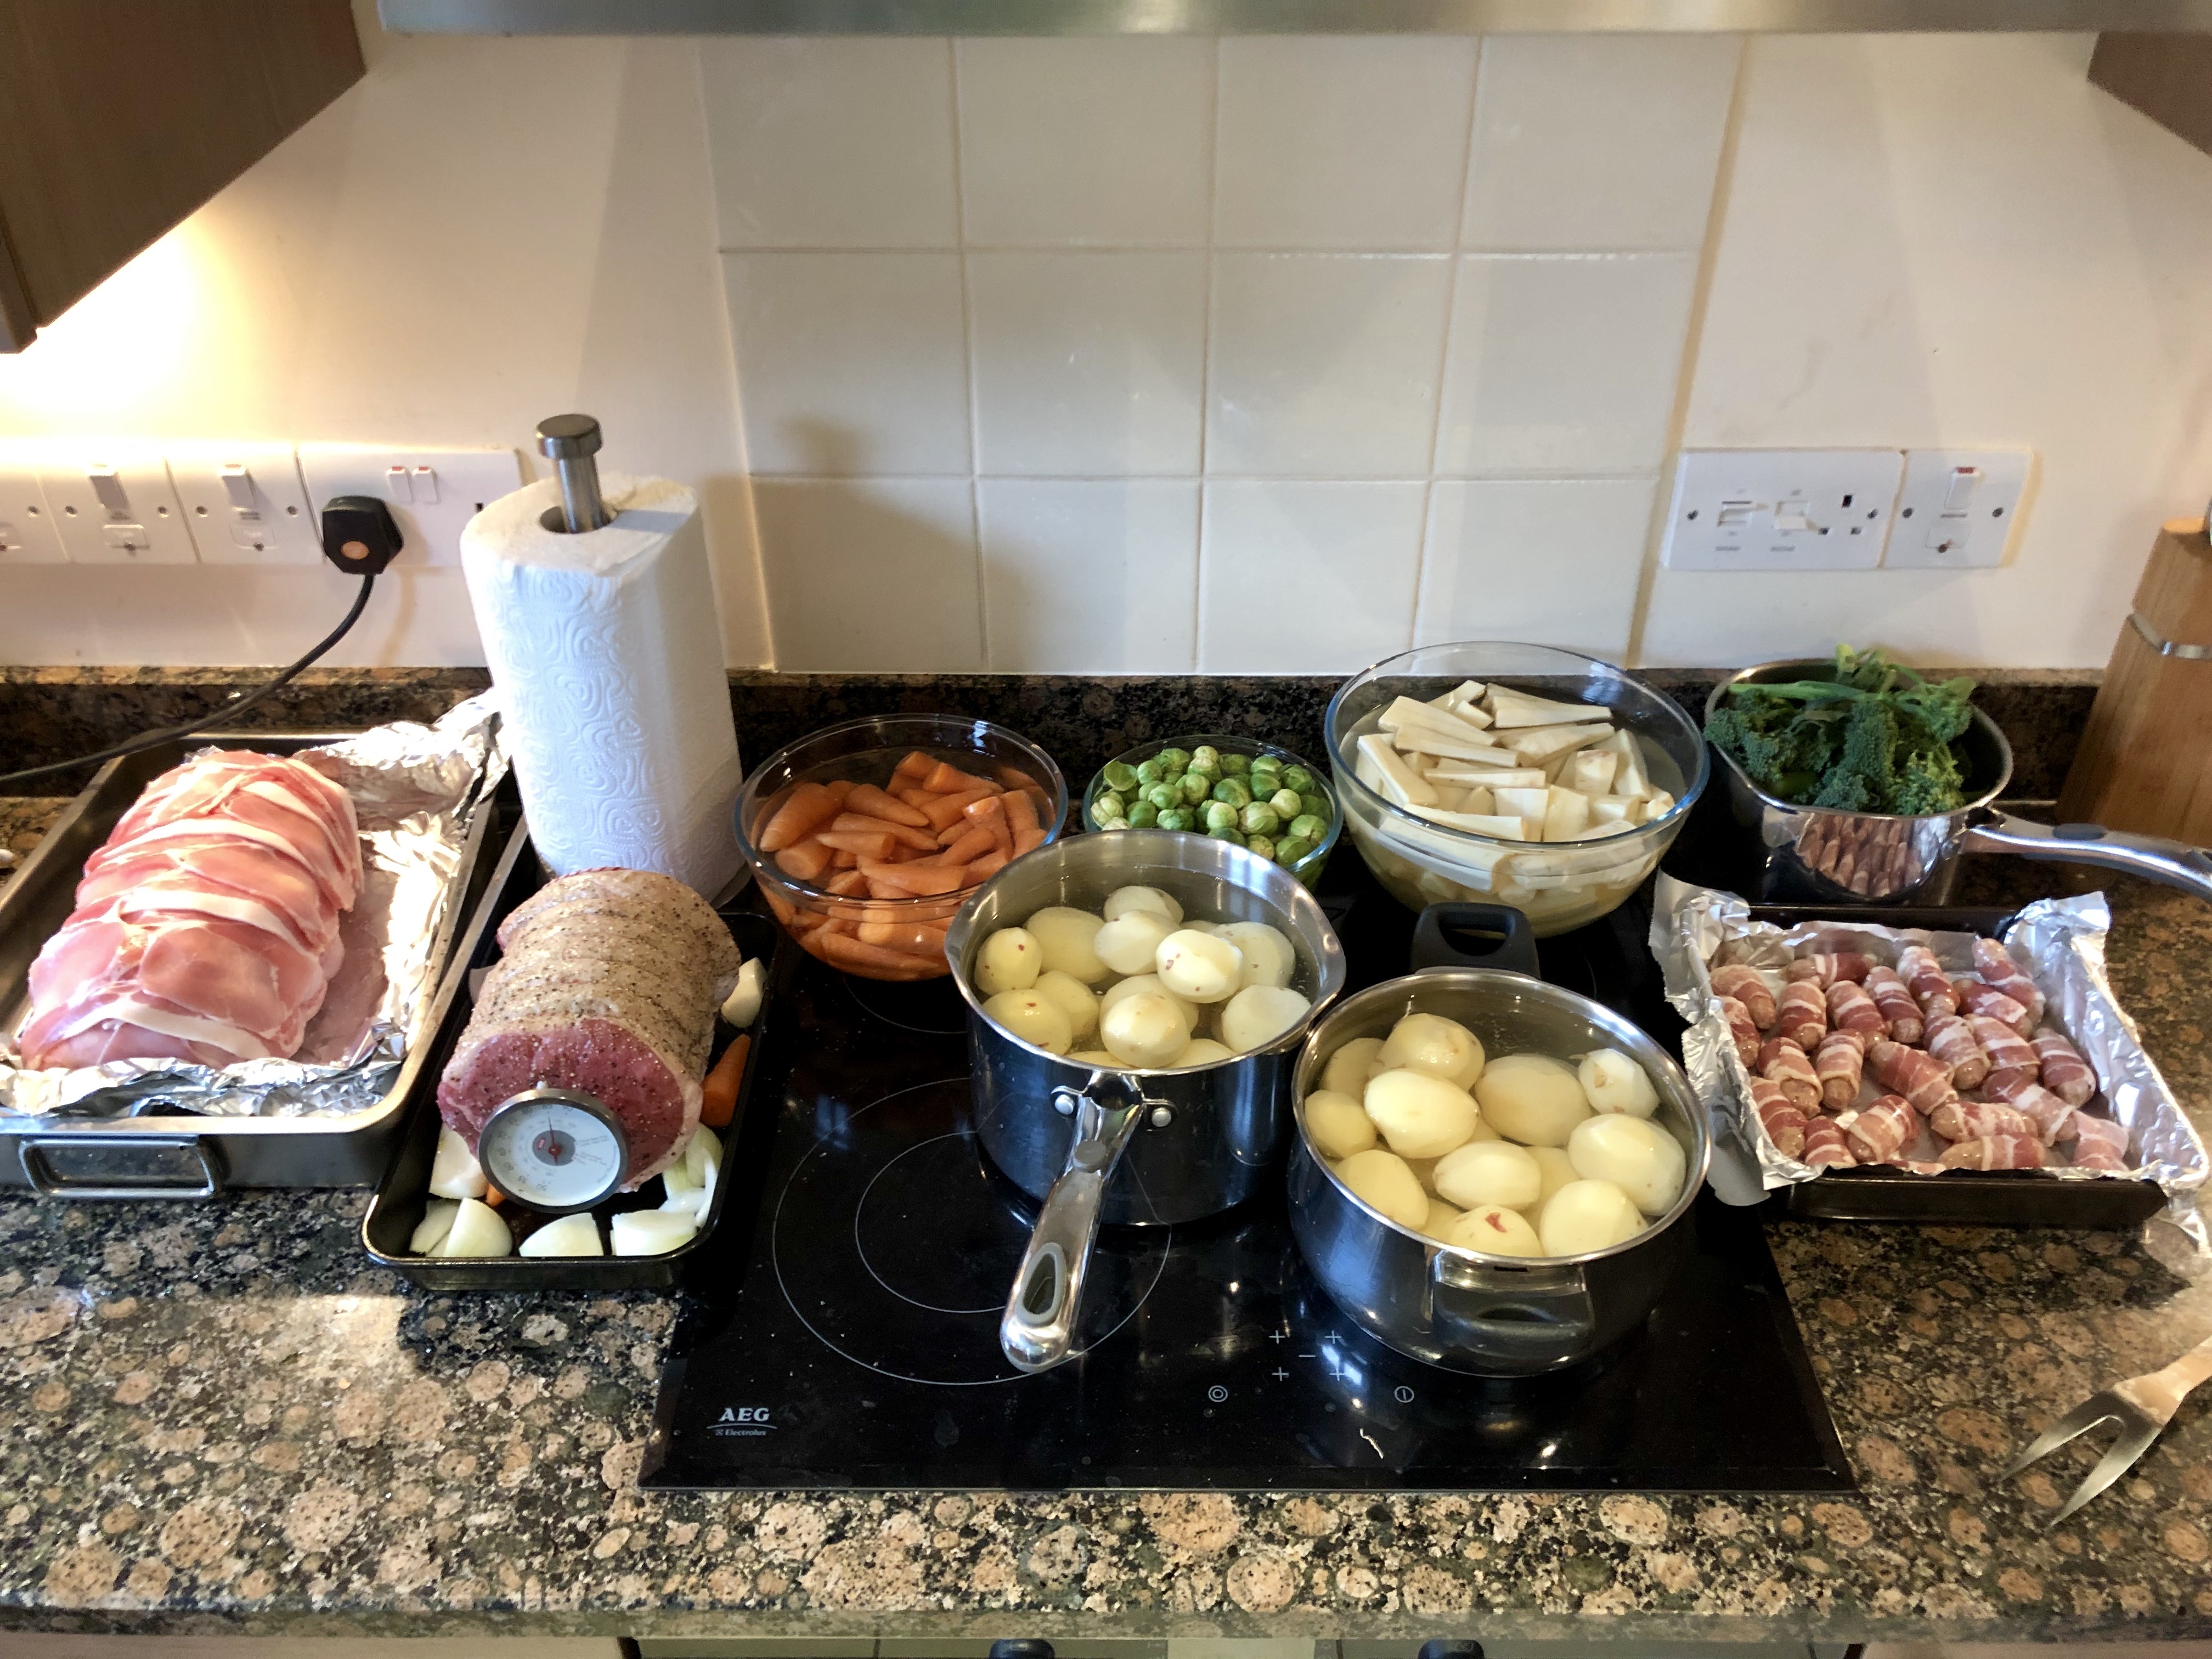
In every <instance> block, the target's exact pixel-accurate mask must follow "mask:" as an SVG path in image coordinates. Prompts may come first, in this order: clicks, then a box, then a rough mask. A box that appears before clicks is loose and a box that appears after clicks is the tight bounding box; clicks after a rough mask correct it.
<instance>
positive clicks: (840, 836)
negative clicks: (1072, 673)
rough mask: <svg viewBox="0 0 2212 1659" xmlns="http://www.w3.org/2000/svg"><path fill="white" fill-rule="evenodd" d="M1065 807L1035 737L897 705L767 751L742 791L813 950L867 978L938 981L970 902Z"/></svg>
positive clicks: (743, 823) (750, 826)
mask: <svg viewBox="0 0 2212 1659" xmlns="http://www.w3.org/2000/svg"><path fill="white" fill-rule="evenodd" d="M1066 816H1067V781H1066V779H1065V778H1063V777H1062V776H1061V775H1060V768H1059V767H1057V766H1055V765H1054V764H1053V761H1052V757H1051V756H1049V755H1048V754H1046V753H1045V752H1044V750H1042V749H1039V748H1038V747H1037V746H1036V744H1033V743H1031V742H1030V741H1029V740H1028V739H1027V738H1024V737H1021V736H1019V735H1018V734H1017V733H1015V732H1009V731H1008V730H1006V727H1005V726H994V725H993V724H992V723H991V722H990V721H988V720H965V719H963V718H961V717H960V716H958V715H955V714H886V715H882V716H879V717H877V718H873V719H869V720H848V721H846V722H845V723H844V724H842V725H841V726H825V727H824V728H823V730H821V731H819V732H813V733H811V734H810V735H809V736H807V737H804V738H800V739H799V741H798V742H796V743H794V744H789V745H787V747H785V748H783V749H781V750H777V751H776V753H775V754H774V755H772V756H771V757H769V759H768V760H767V761H766V762H765V763H763V764H762V765H761V766H760V767H758V768H757V769H756V770H755V771H754V772H753V774H752V775H750V777H748V778H747V779H746V780H745V784H744V788H743V789H742V790H741V791H739V792H738V807H737V817H738V847H739V848H742V849H743V850H744V855H745V862H746V863H747V864H748V865H750V866H751V868H752V872H753V879H754V880H755V881H757V883H759V884H760V890H761V893H762V895H763V896H764V897H765V898H766V899H767V900H768V904H769V909H770V910H771V911H773V912H774V913H775V918H776V920H777V921H780V922H781V923H782V924H783V927H784V930H785V931H786V932H787V933H789V934H790V935H791V936H792V938H793V939H796V940H797V941H798V942H799V946H800V947H801V948H802V949H803V950H805V951H806V952H807V953H808V954H809V955H810V956H813V957H818V958H819V959H820V960H822V961H823V962H826V963H829V965H830V966H831V967H833V968H836V969H840V970H841V971H842V972H844V973H848V974H854V975H859V976H860V977H861V978H863V979H882V980H923V979H939V978H942V977H943V976H944V975H947V974H949V973H950V972H951V963H948V962H947V961H946V960H945V927H946V925H947V924H948V923H950V922H951V920H952V917H953V915H954V914H955V913H956V912H957V911H958V910H959V908H960V905H961V902H962V901H963V899H965V898H966V897H967V896H968V895H969V893H971V892H973V891H974V890H975V889H976V888H978V887H980V886H981V885H982V884H983V883H984V882H986V881H987V880H989V879H990V878H991V877H993V876H994V875H995V874H997V873H998V872H1000V870H1002V869H1004V868H1005V867H1006V865H1007V864H1008V863H1009V862H1011V861H1012V860H1014V859H1017V858H1019V857H1020V856H1021V855H1022V854H1024V853H1027V852H1030V851H1032V850H1034V849H1035V848H1039V847H1042V846H1043V845H1044V844H1045V843H1046V842H1049V841H1051V840H1053V839H1054V837H1055V836H1058V835H1059V834H1060V825H1061V823H1063V821H1064V820H1065V819H1066Z"/></svg>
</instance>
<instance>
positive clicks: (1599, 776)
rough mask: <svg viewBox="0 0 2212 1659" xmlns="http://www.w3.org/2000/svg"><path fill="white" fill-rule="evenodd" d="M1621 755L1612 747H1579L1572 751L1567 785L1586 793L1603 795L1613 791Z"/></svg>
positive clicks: (1566, 775)
mask: <svg viewBox="0 0 2212 1659" xmlns="http://www.w3.org/2000/svg"><path fill="white" fill-rule="evenodd" d="M1619 768H1620V756H1619V755H1616V754H1615V753H1613V750H1610V749H1597V748H1590V749H1577V750H1571V751H1570V754H1569V756H1568V760H1567V769H1566V772H1565V780H1566V785H1567V787H1568V788H1570V789H1578V790H1580V791H1581V792H1582V793H1583V794H1585V795H1603V794H1607V793H1611V792H1612V789H1613V773H1614V772H1615V771H1616V770H1617V769H1619Z"/></svg>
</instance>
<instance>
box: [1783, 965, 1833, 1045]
mask: <svg viewBox="0 0 2212 1659" xmlns="http://www.w3.org/2000/svg"><path fill="white" fill-rule="evenodd" d="M1774 1030H1775V1035H1776V1036H1779V1037H1781V1038H1782V1039H1783V1040H1784V1041H1785V1042H1794V1043H1796V1045H1797V1046H1798V1047H1799V1048H1802V1049H1803V1050H1804V1051H1805V1052H1806V1053H1807V1054H1811V1053H1812V1052H1813V1051H1814V1049H1815V1048H1819V1047H1820V1039H1821V1038H1822V1037H1824V1036H1827V1035H1828V1000H1827V998H1826V996H1825V995H1824V994H1822V992H1821V990H1820V987H1819V986H1818V985H1815V984H1814V982H1813V981H1811V980H1808V979H1796V980H1792V981H1790V983H1789V984H1787V985H1785V986H1784V987H1782V1005H1781V1007H1780V1009H1779V1010H1778V1012H1776V1014H1775V1016H1774Z"/></svg>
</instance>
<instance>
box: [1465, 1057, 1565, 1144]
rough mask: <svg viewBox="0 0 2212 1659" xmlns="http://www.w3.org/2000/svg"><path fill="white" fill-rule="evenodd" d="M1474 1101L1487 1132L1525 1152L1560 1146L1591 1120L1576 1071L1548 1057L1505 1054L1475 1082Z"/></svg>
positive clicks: (1484, 1068)
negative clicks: (1528, 1148) (1517, 1144)
mask: <svg viewBox="0 0 2212 1659" xmlns="http://www.w3.org/2000/svg"><path fill="white" fill-rule="evenodd" d="M1474 1097H1475V1099H1476V1100H1477V1101H1478V1102H1480V1103H1481V1106H1482V1115H1483V1119H1484V1121H1486V1122H1487V1123H1488V1124H1489V1125H1490V1127H1492V1128H1493V1129H1495V1130H1497V1131H1498V1133H1500V1134H1502V1135H1504V1137H1505V1138H1506V1139H1508V1140H1517V1141H1519V1142H1521V1143H1522V1145H1523V1146H1565V1145H1566V1144H1567V1137H1568V1136H1569V1135H1571V1134H1572V1133H1574V1132H1575V1125H1577V1123H1580V1122H1581V1121H1583V1119H1584V1118H1586V1117H1588V1116H1589V1115H1590V1108H1589V1101H1588V1100H1587V1099H1585V1098H1584V1097H1583V1085H1582V1082H1581V1079H1578V1078H1577V1077H1576V1075H1575V1068H1574V1067H1573V1066H1570V1065H1568V1064H1567V1063H1566V1062H1565V1060H1553V1058H1551V1056H1550V1055H1548V1054H1507V1055H1506V1056H1505V1057H1504V1059H1502V1060H1492V1061H1491V1062H1490V1063H1489V1064H1488V1065H1487V1066H1484V1067H1483V1069H1482V1075H1481V1076H1480V1078H1478V1079H1475V1085H1474Z"/></svg>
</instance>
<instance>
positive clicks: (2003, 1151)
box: [1942, 1131, 2043, 1170]
mask: <svg viewBox="0 0 2212 1659" xmlns="http://www.w3.org/2000/svg"><path fill="white" fill-rule="evenodd" d="M1942 1164H1943V1167H1944V1168H1945V1169H1947V1170H2039V1169H2041V1168H2042V1167H2043V1143H2042V1142H2041V1141H2040V1140H2038V1139H2036V1138H2035V1135H2034V1133H2033V1132H2032V1131H2031V1132H2030V1133H2027V1134H2024V1135H1991V1136H1990V1137H1988V1138H1987V1139H1983V1140H1962V1141H1960V1142H1959V1143H1958V1145H1956V1146H1953V1147H1952V1148H1950V1150H1948V1152H1945V1153H1944V1154H1943V1158H1942Z"/></svg>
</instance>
